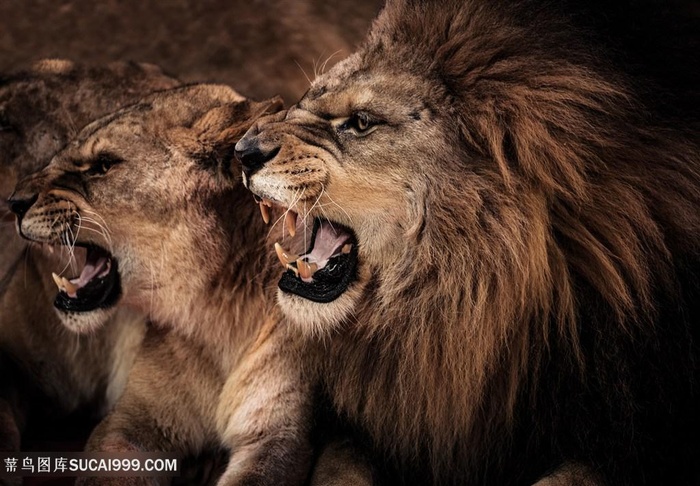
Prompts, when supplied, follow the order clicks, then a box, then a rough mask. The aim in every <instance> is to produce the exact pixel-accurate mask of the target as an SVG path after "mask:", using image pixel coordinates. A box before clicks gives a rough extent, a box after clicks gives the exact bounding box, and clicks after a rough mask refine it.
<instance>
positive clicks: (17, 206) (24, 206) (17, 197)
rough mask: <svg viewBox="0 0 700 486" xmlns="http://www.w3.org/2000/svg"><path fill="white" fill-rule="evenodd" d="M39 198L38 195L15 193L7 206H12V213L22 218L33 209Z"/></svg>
mask: <svg viewBox="0 0 700 486" xmlns="http://www.w3.org/2000/svg"><path fill="white" fill-rule="evenodd" d="M38 197H39V195H38V194H30V195H25V194H17V192H13V193H12V195H11V196H10V198H9V199H8V200H7V204H8V205H9V206H10V211H12V212H13V213H15V214H16V215H17V216H19V217H20V218H21V217H22V216H24V215H25V214H27V211H29V208H31V207H32V204H34V203H35V202H36V200H37V199H38Z"/></svg>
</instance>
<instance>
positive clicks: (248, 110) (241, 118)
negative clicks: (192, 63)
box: [190, 96, 284, 174]
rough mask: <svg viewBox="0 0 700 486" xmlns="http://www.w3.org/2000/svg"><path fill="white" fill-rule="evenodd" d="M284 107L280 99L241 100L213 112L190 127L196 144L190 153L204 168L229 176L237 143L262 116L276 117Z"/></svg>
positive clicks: (209, 112)
mask: <svg viewBox="0 0 700 486" xmlns="http://www.w3.org/2000/svg"><path fill="white" fill-rule="evenodd" d="M283 107H284V102H283V101H282V98H281V97H279V96H275V97H274V98H270V99H268V100H265V101H253V100H241V101H234V102H231V103H226V104H223V105H220V106H217V107H216V108H212V109H211V110H209V111H208V112H206V113H205V114H204V115H202V116H201V117H200V118H199V119H198V120H196V121H195V122H194V124H193V125H192V129H191V132H190V133H192V134H193V135H194V136H195V138H196V140H197V143H196V145H197V150H196V153H192V155H193V156H195V158H196V159H197V161H198V162H199V163H200V164H201V165H202V166H204V167H206V168H208V169H211V170H215V171H216V172H219V173H226V174H230V172H231V162H232V161H233V160H234V156H233V153H234V149H235V146H236V142H238V140H239V139H240V138H241V137H242V136H243V135H244V134H245V132H246V131H248V129H249V128H250V127H251V126H252V125H253V123H254V122H255V120H257V119H258V118H259V117H261V116H262V115H267V114H272V113H276V112H278V111H279V110H281V109H282V108H283Z"/></svg>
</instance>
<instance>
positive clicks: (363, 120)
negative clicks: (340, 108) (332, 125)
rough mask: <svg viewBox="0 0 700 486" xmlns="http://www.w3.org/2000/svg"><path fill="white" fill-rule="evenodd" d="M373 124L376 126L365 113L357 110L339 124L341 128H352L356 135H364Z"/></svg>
mask: <svg viewBox="0 0 700 486" xmlns="http://www.w3.org/2000/svg"><path fill="white" fill-rule="evenodd" d="M374 126H376V122H374V121H373V120H372V119H371V118H370V116H369V115H368V114H367V113H365V112H362V111H358V112H357V113H354V114H353V115H352V116H351V117H350V118H348V119H347V121H346V122H345V123H343V125H341V129H342V130H352V131H353V132H355V134H356V135H364V134H366V133H368V132H369V130H370V129H372V128H373V127H374Z"/></svg>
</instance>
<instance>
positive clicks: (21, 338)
mask: <svg viewBox="0 0 700 486" xmlns="http://www.w3.org/2000/svg"><path fill="white" fill-rule="evenodd" d="M176 84H178V82H177V81H176V80H175V79H173V78H170V77H168V76H165V75H164V74H163V73H162V72H161V71H160V70H159V69H158V68H156V67H155V66H151V65H139V64H133V63H112V64H110V65H108V66H102V67H90V66H86V65H79V64H76V63H73V62H70V61H63V60H44V61H40V62H38V63H36V64H35V65H34V66H32V68H31V69H29V70H27V71H22V72H15V73H12V74H9V75H6V76H2V77H0V198H1V199H2V201H3V202H4V201H5V200H6V199H7V198H8V196H9V195H10V193H11V191H12V189H13V188H14V186H15V184H16V182H17V180H18V179H20V178H22V177H24V176H26V175H28V174H30V173H31V172H34V171H36V170H38V169H40V168H42V167H43V166H45V165H46V164H48V162H49V160H50V159H51V157H52V156H53V155H54V154H55V153H56V152H57V151H58V150H59V149H60V148H61V147H62V146H63V145H64V144H65V143H67V142H68V140H70V138H71V137H72V136H73V135H75V133H76V132H77V130H78V129H79V128H80V127H82V126H83V125H85V124H87V123H88V122H89V121H91V120H93V119H95V118H97V117H99V116H102V115H104V114H105V113H107V112H109V111H113V110H115V109H117V108H118V107H120V106H123V105H126V104H128V103H131V102H134V101H136V100H137V99H139V98H141V97H142V96H144V95H146V94H148V93H150V92H152V91H156V90H159V89H164V88H168V87H173V86H175V85H176ZM2 216H3V217H2V219H3V223H2V226H0V248H1V250H0V450H15V451H16V450H19V448H20V445H22V447H24V448H27V447H31V446H32V441H34V442H35V443H34V446H35V447H36V441H37V440H46V439H47V438H52V439H54V440H55V439H61V438H62V437H52V432H51V430H53V429H57V428H60V427H56V423H61V422H63V421H65V419H66V417H67V416H75V417H76V418H77V419H78V420H77V421H75V422H72V426H73V427H76V426H77V425H78V424H81V423H82V424H83V425H84V426H85V425H88V424H89V425H92V423H93V421H94V420H95V419H97V418H99V417H100V416H102V415H103V414H104V413H105V412H106V411H107V410H108V409H109V408H110V407H111V406H112V405H113V404H114V402H115V400H116V399H117V398H118V396H119V394H120V393H121V391H122V389H123V387H124V384H125V380H126V376H127V374H128V371H129V367H130V366H131V363H132V362H133V359H134V356H135V354H136V350H137V349H138V345H139V343H140V341H141V338H142V336H143V332H144V322H143V321H144V320H143V318H142V317H140V316H138V315H135V314H134V313H133V312H129V311H124V310H121V311H119V312H118V313H117V314H116V316H109V317H108V316H104V321H105V324H106V325H105V326H104V328H103V329H101V330H100V331H99V332H97V333H95V334H94V335H91V336H81V337H78V336H76V335H74V334H72V333H69V332H66V330H65V329H64V327H63V326H62V325H61V322H60V321H59V319H58V317H57V316H56V315H55V312H54V311H53V306H52V302H53V299H54V294H55V292H54V291H53V290H52V289H55V286H54V283H53V280H52V278H51V271H55V270H56V269H57V268H58V269H60V268H63V267H65V266H67V256H68V252H56V253H54V254H51V253H49V252H47V251H44V249H42V248H41V247H39V246H38V245H28V244H27V242H26V241H25V240H22V239H21V238H19V237H18V236H17V232H16V231H15V228H14V226H13V220H14V218H13V217H12V218H10V217H9V216H11V215H10V214H9V212H5V210H4V208H3V211H2ZM76 253H80V252H79V251H77V252H76ZM115 322H117V325H113V324H115ZM81 419H82V421H81ZM84 429H85V427H83V429H82V433H83V434H84V433H85V432H86V430H84ZM25 431H26V432H27V434H29V435H30V436H31V437H27V435H25V437H24V438H23V440H22V444H20V439H22V437H21V435H22V433H23V432H25ZM62 432H63V433H66V432H68V434H69V436H70V437H74V438H80V434H76V433H75V432H72V431H70V430H69V429H68V428H67V427H66V428H65V429H64V430H63V431H62ZM71 432H72V433H71ZM54 433H55V432H54Z"/></svg>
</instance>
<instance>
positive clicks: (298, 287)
mask: <svg viewBox="0 0 700 486" xmlns="http://www.w3.org/2000/svg"><path fill="white" fill-rule="evenodd" d="M583 3H586V2H575V1H572V2H547V3H544V2H543V3H537V2H533V1H520V2H506V1H500V0H494V1H486V0H467V1H457V0H452V1H446V2H428V1H421V0H393V1H389V2H388V4H387V6H386V7H385V9H384V10H383V11H382V13H381V14H380V16H379V17H378V19H377V20H376V21H375V23H374V25H373V28H372V31H371V33H370V35H369V37H368V39H367V40H366V42H365V43H364V44H363V46H362V47H361V48H360V50H359V51H358V52H356V53H355V54H354V55H352V56H351V57H349V58H348V59H346V60H344V61H343V62H341V63H339V64H338V65H336V66H335V67H334V68H333V69H332V70H331V71H329V72H327V73H326V74H324V75H322V76H320V77H319V78H317V79H316V80H315V81H314V82H313V83H312V85H311V87H310V89H309V91H308V92H307V93H306V95H305V96H304V97H303V98H302V99H301V100H300V101H299V102H298V104H296V105H294V106H292V107H291V108H289V109H288V111H285V112H281V113H278V114H274V115H270V116H268V117H265V118H263V119H261V120H259V121H258V122H256V124H255V125H254V126H253V127H252V128H251V129H250V130H249V132H248V133H247V134H246V136H245V137H244V138H243V139H242V140H241V141H240V142H239V143H238V145H237V147H236V153H237V156H238V157H239V158H240V159H241V162H242V164H243V173H244V180H245V183H246V184H247V186H248V187H249V189H250V190H251V191H252V192H253V193H254V194H255V197H256V199H257V201H258V202H259V203H260V205H261V210H262V211H263V214H265V213H266V212H268V211H269V210H270V208H271V207H272V208H279V207H281V208H284V209H285V210H286V211H287V212H286V214H287V215H286V217H285V220H287V221H288V222H289V225H288V227H289V229H290V232H289V233H290V234H289V237H288V238H286V239H284V240H283V241H281V242H279V244H278V245H277V246H276V249H277V252H278V254H279V257H280V261H281V263H282V265H283V266H284V268H285V270H286V271H284V272H283V274H282V277H281V279H280V280H279V284H278V285H279V292H278V298H279V302H280V304H281V306H282V309H283V311H284V312H285V314H286V315H287V316H288V317H289V318H290V319H291V320H293V321H295V323H296V325H297V326H296V327H297V329H299V330H300V331H301V334H302V335H304V336H306V339H307V340H308V344H309V346H311V345H313V344H314V343H316V344H317V348H318V351H319V359H318V363H317V366H318V368H319V370H320V371H319V378H320V380H321V384H322V389H323V392H324V394H325V395H326V397H327V399H328V402H329V404H330V405H331V408H332V410H334V412H335V414H336V415H337V418H338V419H340V420H341V421H344V422H346V423H347V424H348V425H349V426H350V427H352V428H354V429H355V430H356V431H357V433H358V434H359V436H361V437H364V438H365V440H366V442H367V444H368V447H370V448H371V449H372V450H373V451H374V453H375V456H376V459H377V461H378V462H379V464H382V467H383V468H384V472H385V474H386V479H387V481H388V482H390V483H392V484H393V483H394V482H398V483H402V484H465V485H476V484H492V485H499V486H505V485H521V484H533V483H535V482H538V481H540V482H541V484H584V483H591V484H610V485H632V484H634V485H640V484H650V485H651V484H697V482H696V481H697V478H698V476H699V466H698V461H697V458H698V457H700V419H699V417H700V416H699V415H698V410H700V400H699V393H700V388H699V386H700V381H699V380H698V378H699V377H698V363H700V361H698V359H699V358H700V356H698V344H699V341H698V322H699V320H700V308H699V307H698V306H699V303H700V290H699V282H700V271H699V270H700V258H699V257H700V210H699V208H700V141H699V140H698V133H699V131H698V113H700V110H698V106H699V103H698V99H699V97H698V88H697V87H698V86H699V85H700V84H699V83H698V81H699V79H700V78H699V77H698V69H697V65H698V59H697V51H693V50H692V49H688V52H684V48H685V47H690V46H691V44H688V43H685V41H684V40H683V39H684V38H683V35H684V34H685V30H684V29H685V27H684V26H683V25H682V24H683V22H682V21H679V22H675V23H674V22H666V21H668V20H673V19H672V17H671V16H672V12H670V10H669V9H668V8H665V9H663V10H659V11H658V12H656V11H655V10H654V5H653V4H647V3H645V2H636V3H635V5H634V8H630V6H629V5H627V6H625V5H619V4H618V3H615V2H613V3H614V5H606V4H605V2H588V3H587V4H588V6H586V5H579V4H583ZM608 3H610V2H608ZM588 7H591V8H588ZM647 14H651V15H647ZM667 24H668V25H670V26H671V28H663V29H662V28H660V27H659V25H667ZM647 27H654V28H655V29H656V30H654V29H653V28H648V29H647ZM695 27H697V26H695ZM655 32H656V33H658V32H662V33H663V34H661V36H659V35H658V34H655ZM690 33H691V37H689V38H688V39H690V40H691V41H692V40H697V34H696V33H697V28H694V29H691V30H690ZM657 37H658V38H657ZM650 39H653V40H650ZM669 47H672V48H673V49H672V50H669V49H667V48H669ZM686 54H689V55H687V56H686Z"/></svg>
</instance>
